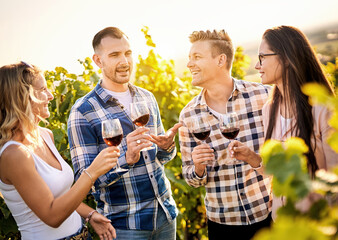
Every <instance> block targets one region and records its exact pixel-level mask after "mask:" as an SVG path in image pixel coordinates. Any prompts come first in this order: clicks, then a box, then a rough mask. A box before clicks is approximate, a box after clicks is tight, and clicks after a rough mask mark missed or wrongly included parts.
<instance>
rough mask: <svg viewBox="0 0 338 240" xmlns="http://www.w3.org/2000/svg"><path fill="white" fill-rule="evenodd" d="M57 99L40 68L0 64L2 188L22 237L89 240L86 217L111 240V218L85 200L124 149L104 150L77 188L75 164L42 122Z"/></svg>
mask: <svg viewBox="0 0 338 240" xmlns="http://www.w3.org/2000/svg"><path fill="white" fill-rule="evenodd" d="M52 99H53V95H52V94H51V93H50V92H49V90H48V89H47V85H46V80H45V78H44V77H43V75H42V74H41V71H40V70H39V69H38V68H37V67H36V66H32V65H30V64H27V63H25V62H21V63H18V64H11V65H6V66H3V67H1V68H0V191H1V193H2V195H3V197H4V199H5V202H6V204H7V206H8V207H9V209H10V211H11V212H12V214H13V217H14V219H15V221H16V223H17V225H18V227H19V230H20V233H21V237H22V239H24V240H25V239H34V240H36V239H44V240H45V239H72V238H73V239H74V238H75V237H77V238H76V239H79V238H80V237H82V238H81V239H90V237H89V238H88V237H87V235H88V233H87V232H86V228H85V227H84V226H83V223H82V219H81V217H82V218H84V219H86V220H87V221H89V223H90V224H91V225H92V226H93V228H94V229H95V231H96V232H97V233H98V234H99V236H100V237H101V239H103V238H105V239H112V238H113V237H116V236H115V229H114V228H113V226H112V225H111V224H110V220H109V219H107V218H106V217H104V216H102V215H101V214H99V213H97V212H96V211H95V210H93V209H92V208H90V207H89V206H87V205H85V204H83V203H82V200H83V199H84V197H85V196H86V195H87V193H88V192H89V191H90V189H91V186H92V185H93V183H94V182H95V180H96V179H97V178H98V177H99V176H100V175H102V174H104V173H106V172H107V171H109V170H110V169H112V168H113V167H114V166H115V165H116V161H117V158H118V156H119V150H118V148H116V147H109V148H106V149H105V150H103V151H102V152H101V153H100V154H99V155H98V156H97V157H96V159H95V161H93V163H92V164H91V165H90V166H89V167H88V168H87V169H85V170H84V171H83V172H82V175H81V177H80V178H79V179H78V181H77V182H76V183H75V184H74V185H73V186H72V184H73V181H74V177H73V171H72V169H71V168H70V166H69V165H68V164H67V163H66V162H65V161H64V160H63V159H62V158H61V156H60V154H59V153H58V151H57V149H56V147H55V145H54V140H53V134H52V132H51V131H50V130H48V129H46V128H41V127H39V126H38V124H39V122H40V121H41V120H43V119H46V118H48V117H49V115H50V113H49V110H48V103H49V101H51V100H52Z"/></svg>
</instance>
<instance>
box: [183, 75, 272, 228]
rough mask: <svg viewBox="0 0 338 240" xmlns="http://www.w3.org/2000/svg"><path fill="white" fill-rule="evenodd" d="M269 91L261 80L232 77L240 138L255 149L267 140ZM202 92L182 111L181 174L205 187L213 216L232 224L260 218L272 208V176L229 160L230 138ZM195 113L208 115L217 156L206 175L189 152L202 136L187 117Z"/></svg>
mask: <svg viewBox="0 0 338 240" xmlns="http://www.w3.org/2000/svg"><path fill="white" fill-rule="evenodd" d="M269 90H270V87H269V86H265V85H262V84H260V83H253V82H246V81H239V80H235V79H234V91H233V93H232V96H231V97H230V98H229V101H228V103H227V111H228V112H232V111H235V112H237V114H238V116H239V121H240V132H239V134H238V136H237V138H236V140H239V141H240V142H242V143H245V144H246V145H247V146H248V147H249V148H250V149H251V150H253V151H255V152H258V150H259V147H260V146H261V145H262V144H263V142H264V132H263V131H264V130H263V121H262V107H263V105H264V103H265V102H266V101H267V98H268V91H269ZM204 92H205V90H203V91H202V92H201V93H200V94H199V95H198V96H196V97H195V98H194V99H193V100H192V101H191V102H190V103H188V104H187V106H186V107H185V108H184V109H183V110H182V112H181V114H180V122H182V123H183V127H181V128H180V130H179V136H180V147H181V153H182V164H183V166H182V168H183V176H184V178H185V180H186V181H187V183H188V184H189V185H191V186H193V187H199V186H205V189H206V196H205V206H206V210H207V217H208V219H210V220H211V221H214V222H217V223H221V224H228V225H248V224H253V223H256V222H260V221H262V220H264V219H265V218H266V217H267V216H268V214H269V212H270V211H271V201H272V198H271V181H270V180H271V179H270V178H269V177H267V176H263V175H261V174H260V172H262V171H257V169H253V168H252V167H251V166H250V165H249V164H247V163H245V162H242V163H241V164H237V165H226V164H225V163H226V162H228V161H229V160H231V159H230V156H229V155H228V149H227V147H228V144H229V143H230V141H229V140H228V139H226V138H225V137H223V135H222V134H221V131H220V129H219V120H218V118H217V116H214V114H213V113H212V112H211V111H210V109H209V107H208V106H207V104H206V102H205V98H204ZM196 116H197V117H202V118H207V119H208V121H209V123H210V125H211V128H212V130H211V133H210V136H209V138H208V139H207V140H206V143H207V144H209V146H210V147H211V148H214V150H215V152H214V154H215V161H214V162H213V163H212V164H208V165H207V168H206V173H205V176H203V177H202V178H200V177H198V176H197V175H196V174H195V166H194V163H193V160H192V157H191V153H192V151H193V149H194V147H196V146H197V143H198V142H199V140H196V139H195V138H194V136H193V135H192V133H191V131H189V128H188V126H189V121H191V118H193V117H196Z"/></svg>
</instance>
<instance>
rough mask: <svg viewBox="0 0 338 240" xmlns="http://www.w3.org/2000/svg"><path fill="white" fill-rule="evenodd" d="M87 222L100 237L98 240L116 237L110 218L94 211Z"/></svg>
mask: <svg viewBox="0 0 338 240" xmlns="http://www.w3.org/2000/svg"><path fill="white" fill-rule="evenodd" d="M89 223H90V225H91V226H92V227H93V228H94V230H95V232H96V233H97V235H98V236H99V237H100V240H107V239H115V238H116V231H115V228H114V227H113V226H112V225H111V222H110V220H109V219H108V218H106V217H105V216H103V215H101V214H99V213H98V212H94V214H93V215H92V217H91V219H90V220H89Z"/></svg>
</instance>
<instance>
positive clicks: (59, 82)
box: [41, 58, 99, 164]
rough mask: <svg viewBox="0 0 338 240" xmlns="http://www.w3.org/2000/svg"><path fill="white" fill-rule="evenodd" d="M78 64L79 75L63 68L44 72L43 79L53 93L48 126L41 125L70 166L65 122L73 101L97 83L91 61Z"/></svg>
mask: <svg viewBox="0 0 338 240" xmlns="http://www.w3.org/2000/svg"><path fill="white" fill-rule="evenodd" d="M79 62H80V63H81V64H82V65H83V67H84V71H83V73H82V74H81V75H76V74H71V73H68V71H67V70H66V69H64V68H63V67H56V68H55V71H46V72H45V78H46V81H47V85H48V88H49V89H50V90H51V91H52V92H53V96H54V99H53V100H52V101H51V102H50V105H49V109H50V113H51V115H50V117H49V118H48V124H46V123H45V122H41V125H42V126H44V127H48V128H49V129H51V130H52V131H53V134H54V140H55V144H56V147H57V149H58V150H59V152H60V154H61V156H62V157H63V158H64V159H67V160H68V163H69V164H71V161H70V159H71V157H70V152H69V145H68V133H67V120H68V117H69V113H70V110H71V107H72V106H73V105H74V103H75V101H76V100H77V99H78V98H80V97H83V96H84V95H86V94H87V93H88V92H89V91H90V90H91V89H92V88H93V87H94V86H95V85H96V83H97V82H98V80H99V75H98V73H97V72H95V71H93V66H92V60H91V59H90V58H86V59H85V61H80V60H79Z"/></svg>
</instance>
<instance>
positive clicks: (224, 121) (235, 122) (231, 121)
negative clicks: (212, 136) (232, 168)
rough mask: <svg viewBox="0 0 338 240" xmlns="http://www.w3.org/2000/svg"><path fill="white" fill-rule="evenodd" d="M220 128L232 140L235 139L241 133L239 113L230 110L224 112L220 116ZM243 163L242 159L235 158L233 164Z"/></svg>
mask: <svg viewBox="0 0 338 240" xmlns="http://www.w3.org/2000/svg"><path fill="white" fill-rule="evenodd" d="M219 126H220V130H221V133H222V135H223V136H224V137H225V138H227V139H229V140H230V142H231V140H232V139H235V138H236V137H237V135H238V133H239V130H240V127H239V119H238V116H237V113H235V112H230V113H226V114H223V115H222V116H221V117H220V123H219ZM237 163H242V161H239V160H237V159H233V164H237Z"/></svg>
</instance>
